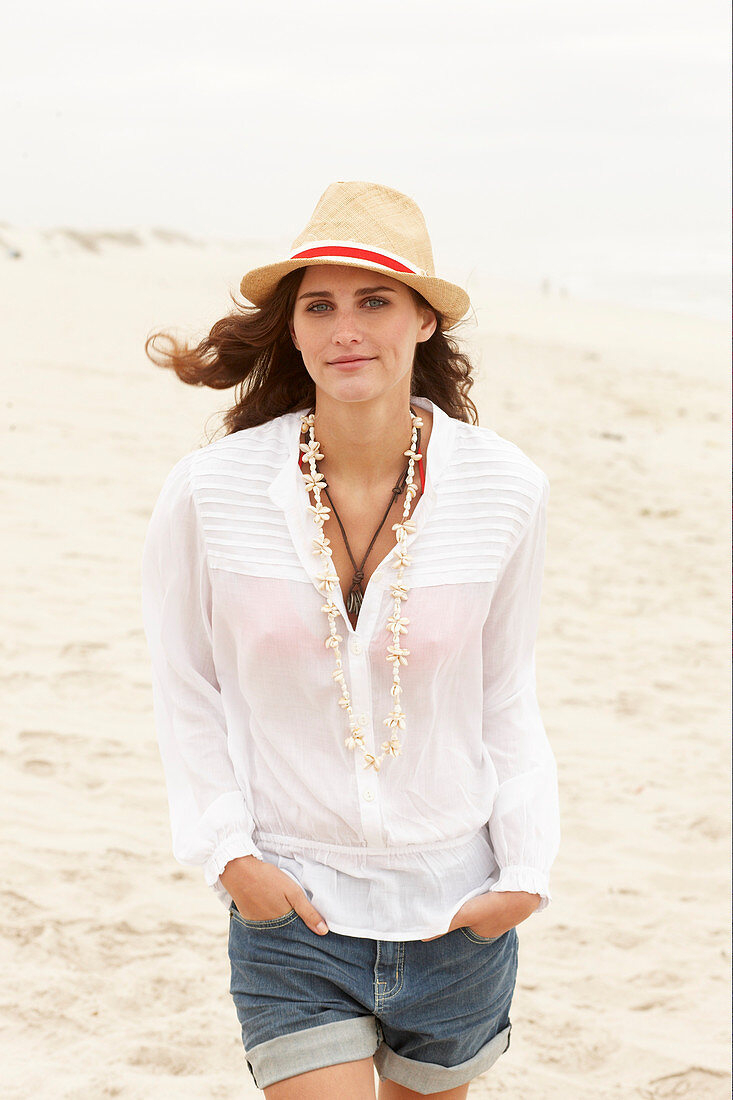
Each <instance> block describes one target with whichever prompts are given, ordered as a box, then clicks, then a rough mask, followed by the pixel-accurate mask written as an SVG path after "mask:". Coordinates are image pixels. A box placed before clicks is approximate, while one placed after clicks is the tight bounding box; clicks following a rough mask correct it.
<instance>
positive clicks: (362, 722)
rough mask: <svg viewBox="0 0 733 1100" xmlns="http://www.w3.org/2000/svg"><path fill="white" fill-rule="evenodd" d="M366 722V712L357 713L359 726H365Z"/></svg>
mask: <svg viewBox="0 0 733 1100" xmlns="http://www.w3.org/2000/svg"><path fill="white" fill-rule="evenodd" d="M368 722H369V715H368V714H360V715H359V725H360V726H366V725H367V724H368Z"/></svg>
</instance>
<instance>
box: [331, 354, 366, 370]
mask: <svg viewBox="0 0 733 1100" xmlns="http://www.w3.org/2000/svg"><path fill="white" fill-rule="evenodd" d="M370 359H371V356H369V355H347V356H342V357H341V358H340V359H331V360H330V364H331V366H332V367H338V366H348V365H349V363H368V362H369V361H370Z"/></svg>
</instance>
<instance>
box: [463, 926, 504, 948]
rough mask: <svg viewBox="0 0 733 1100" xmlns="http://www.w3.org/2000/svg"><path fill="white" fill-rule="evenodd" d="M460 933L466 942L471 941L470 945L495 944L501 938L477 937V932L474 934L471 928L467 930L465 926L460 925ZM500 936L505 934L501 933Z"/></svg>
mask: <svg viewBox="0 0 733 1100" xmlns="http://www.w3.org/2000/svg"><path fill="white" fill-rule="evenodd" d="M461 932H463V935H464V936H465V937H466V939H467V940H471V942H472V943H496V941H497V940H500V939H501V936H479V934H478V932H474V930H473V928H469V927H468V926H467V925H465V924H462V925H461ZM501 935H502V936H506V932H502V934H501Z"/></svg>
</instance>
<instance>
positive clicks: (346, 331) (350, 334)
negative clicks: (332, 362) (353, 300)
mask: <svg viewBox="0 0 733 1100" xmlns="http://www.w3.org/2000/svg"><path fill="white" fill-rule="evenodd" d="M361 339H362V337H361V330H360V327H359V319H358V317H357V314H356V312H355V311H354V310H353V309H352V308H342V309H339V310H337V311H336V313H335V316H334V321H333V328H332V330H331V340H332V342H333V343H334V344H338V345H339V347H342V346H344V345H348V344H360V343H361Z"/></svg>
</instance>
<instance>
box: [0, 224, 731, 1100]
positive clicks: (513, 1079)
mask: <svg viewBox="0 0 733 1100" xmlns="http://www.w3.org/2000/svg"><path fill="white" fill-rule="evenodd" d="M11 249H14V250H16V251H18V252H20V253H21V255H20V256H18V257H15V258H13V257H12V255H11V251H10V250H11ZM264 259H265V256H264V255H263V254H262V250H261V249H260V250H258V249H257V248H256V247H255V246H254V245H253V244H252V243H251V242H242V243H241V244H240V245H238V246H235V245H225V244H223V243H221V242H195V241H190V240H187V239H185V238H180V239H179V238H176V237H175V236H173V237H172V238H171V235H168V236H166V234H165V233H164V232H161V231H154V230H149V229H144V228H140V229H134V230H127V231H124V232H120V233H115V232H114V231H112V232H111V233H109V234H102V233H98V234H94V233H91V234H90V233H88V232H87V233H86V234H82V235H80V234H78V233H73V232H70V231H66V232H64V231H60V230H59V231H57V232H55V233H50V232H48V231H47V232H41V231H39V230H34V229H31V228H28V227H25V228H23V227H20V228H19V227H8V226H5V227H3V226H0V296H1V299H2V302H3V303H4V305H5V307H6V308H7V307H8V306H9V309H8V316H7V317H6V318H5V320H4V323H3V345H4V359H5V364H4V366H5V369H4V372H3V377H4V394H3V398H4V400H3V403H2V404H3V414H4V417H3V419H4V425H3V435H4V439H5V453H4V457H3V462H2V495H1V497H0V500H1V503H2V510H3V515H4V520H5V529H6V537H5V539H4V540H3V559H4V560H3V576H4V578H5V579H6V581H7V582H8V583H7V584H6V588H5V598H4V601H3V613H4V620H5V622H4V629H3V632H2V657H3V661H2V681H3V686H4V693H3V696H4V706H3V714H2V721H3V728H2V739H1V740H0V775H1V776H2V791H3V793H2V800H1V801H0V824H1V830H0V836H2V841H3V845H4V852H3V863H4V875H3V881H2V886H1V887H0V893H1V895H2V909H1V912H0V951H1V952H2V955H1V960H2V973H3V988H2V997H1V1000H0V1010H1V1013H2V1015H1V1016H0V1021H1V1022H0V1043H1V1046H0V1060H1V1064H2V1066H3V1071H2V1076H3V1079H4V1086H3V1089H4V1091H3V1096H5V1097H8V1100H15V1098H17V1100H27V1098H30V1097H31V1096H32V1097H34V1098H35V1100H46V1098H49V1100H50V1098H53V1100H82V1098H84V1100H87V1098H89V1100H95V1098H102V1097H113V1096H114V1097H122V1098H125V1100H133V1098H147V1097H153V1096H156V1097H157V1096H163V1097H173V1098H181V1100H188V1098H190V1100H208V1098H216V1097H222V1098H223V1097H227V1098H230V1097H232V1096H238V1097H246V1096H262V1095H263V1094H262V1093H261V1092H259V1091H258V1090H257V1089H256V1088H255V1087H254V1085H253V1084H252V1083H251V1080H250V1075H249V1071H248V1070H247V1067H246V1065H245V1062H244V1056H243V1052H242V1048H241V1041H240V1037H239V1030H238V1024H237V1020H236V1015H235V1012H234V1007H233V1004H232V1002H231V999H230V997H229V993H228V962H227V956H226V935H227V919H228V918H227V914H226V911H225V910H224V908H223V906H221V904H220V903H219V902H218V901H217V899H216V898H215V897H214V896H213V894H212V893H210V892H209V891H208V890H207V888H206V887H205V885H204V884H203V880H202V878H201V875H200V872H199V871H198V870H196V869H187V868H183V867H180V866H178V865H177V864H176V863H175V861H174V860H173V857H172V855H171V853H170V842H169V832H168V817H167V805H166V801H165V793H164V787H163V775H162V769H161V766H160V762H159V758H158V752H157V746H156V742H155V732H154V726H153V717H152V701H151V692H150V680H149V664H148V654H147V647H146V644H145V638H144V635H143V630H142V625H141V619H140V607H139V560H140V552H141V545H142V540H143V537H144V534H145V529H146V524H147V520H148V517H149V515H150V511H151V508H152V506H153V503H154V500H155V498H156V496H157V493H158V491H159V488H160V486H161V484H162V481H163V479H164V477H165V475H166V474H167V472H168V470H169V469H170V468H171V466H172V465H173V464H174V462H175V461H176V460H177V459H178V458H179V457H180V456H181V455H182V454H184V453H186V452H187V451H189V450H191V449H193V448H194V447H196V446H197V445H199V444H201V443H204V442H206V439H207V438H208V435H209V434H210V433H211V432H212V431H213V430H214V428H215V427H216V424H217V422H218V421H217V419H216V416H215V414H216V412H217V410H220V409H223V408H225V407H226V405H227V399H228V396H229V395H228V394H226V393H213V392H211V391H200V390H196V389H193V388H189V387H185V386H183V385H182V384H181V383H179V382H178V381H177V380H176V379H175V378H173V377H172V376H170V375H169V374H167V373H166V372H164V371H162V370H159V369H158V368H156V367H154V366H153V365H152V364H151V363H150V362H149V361H148V360H147V359H146V358H145V356H144V354H143V343H144V340H145V337H146V335H147V334H148V333H149V332H150V331H151V330H152V329H153V328H155V327H165V326H175V327H176V328H177V329H178V330H179V331H182V332H186V333H188V334H189V335H199V334H201V333H203V332H204V331H205V330H206V327H207V326H208V325H210V324H211V323H213V321H214V320H216V319H217V318H218V317H219V316H221V315H223V314H224V313H226V312H227V310H228V309H229V306H230V301H229V298H228V291H229V289H230V288H231V289H234V288H235V287H236V286H237V285H238V280H239V276H240V275H241V274H242V272H243V271H244V270H246V268H248V267H250V266H252V265H253V264H254V263H257V262H261V261H263V260H264ZM471 289H472V292H473V295H474V300H475V303H476V306H477V321H478V324H474V325H473V326H471V327H470V328H469V329H468V330H467V333H466V338H467V342H468V343H469V345H470V347H471V348H472V350H473V351H474V353H475V355H476V356H477V358H478V359H479V360H480V370H479V374H480V380H479V383H478V384H477V386H476V389H475V390H474V394H475V395H477V401H478V403H479V407H480V411H481V422H482V423H483V424H486V425H488V426H490V427H493V428H495V429H496V430H497V431H498V432H500V434H502V435H505V436H507V437H508V438H510V439H513V440H514V441H515V442H517V443H518V444H519V445H520V446H521V447H522V448H523V449H524V450H525V451H526V452H527V453H528V454H529V455H530V456H531V457H532V458H533V459H534V460H535V461H536V462H538V463H539V465H540V466H541V467H542V468H543V469H544V470H545V471H546V472H547V474H548V476H549V478H550V483H551V497H550V530H549V538H548V557H547V568H546V579H545V589H544V600H543V611H542V620H541V627H540V640H539V644H538V689H539V695H540V702H541V705H542V710H543V715H544V718H545V723H546V726H547V730H548V734H549V736H550V739H551V741H552V744H553V747H554V749H555V753H556V756H557V760H558V767H559V774H560V788H561V798H562V810H563V840H562V847H561V851H560V855H559V857H558V859H557V862H556V865H555V868H554V872H553V879H552V888H553V893H554V900H553V902H552V904H551V906H550V907H549V909H548V910H547V911H546V912H545V913H542V914H538V915H536V916H533V917H531V918H530V919H529V920H528V921H527V922H525V923H523V924H522V925H521V926H520V929H519V933H520V971H519V980H518V986H517V991H516V994H515V999H514V1003H513V1008H512V1023H513V1033H512V1042H511V1047H510V1050H509V1052H508V1053H507V1054H506V1055H504V1056H503V1057H502V1058H500V1059H499V1061H498V1062H497V1063H496V1065H495V1066H494V1067H493V1068H492V1069H491V1070H490V1071H489V1072H488V1073H487V1074H485V1075H484V1076H483V1077H482V1078H480V1079H479V1080H478V1081H477V1082H476V1083H475V1084H474V1085H473V1086H472V1087H471V1091H470V1096H471V1097H477V1098H478V1097H482V1096H485V1097H491V1096H497V1097H498V1096H502V1097H510V1098H518V1100H519V1098H521V1100H525V1098H528V1100H529V1098H531V1100H545V1098H547V1100H588V1098H591V1097H592V1098H593V1100H601V1098H611V1097H613V1098H617V1097H618V1098H620V1097H647V1098H663V1097H690V1098H694V1100H713V1098H716V1100H717V1098H718V1097H721V1098H722V1097H727V1096H729V1094H730V1076H729V1069H730V1063H729V1047H728V1004H729V997H730V983H729V968H730V952H729V931H728V926H729V919H730V908H729V901H728V899H729V888H730V877H729V851H730V848H729V825H728V806H729V798H730V781H729V768H730V758H729V748H728V722H729V694H728V671H729V665H728V658H727V650H728V647H727V637H728V615H727V607H728V602H727V601H728V592H729V587H728V576H729V565H730V557H729V552H728V530H729V523H728V504H727V500H728V495H727V494H728V478H729V474H728V470H729V461H730V456H729V449H728V425H727V402H728V396H729V391H728V388H727V331H726V328H725V326H724V325H723V324H722V323H721V322H716V321H712V320H704V319H702V318H694V317H685V316H682V315H672V314H662V313H657V314H652V313H648V312H642V311H640V310H634V309H632V308H630V307H622V306H614V305H609V304H600V303H588V302H581V301H576V300H571V299H568V298H558V297H553V296H550V295H547V296H542V295H540V294H535V293H534V292H519V291H518V290H517V289H516V288H513V289H510V288H508V287H506V286H504V287H501V286H488V285H487V286H484V287H480V288H479V287H473V288H471Z"/></svg>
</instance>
